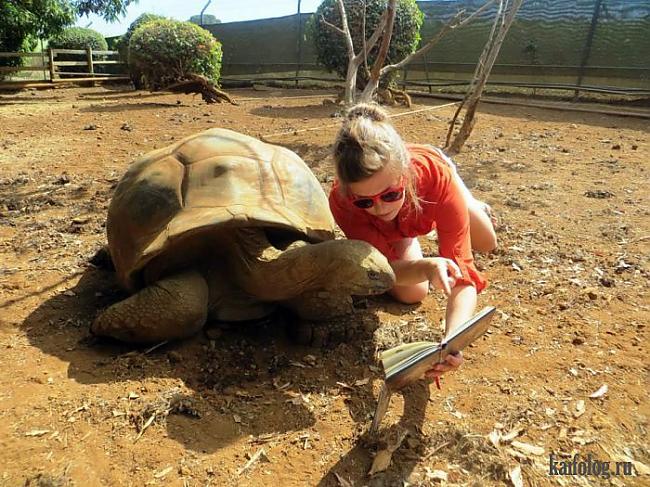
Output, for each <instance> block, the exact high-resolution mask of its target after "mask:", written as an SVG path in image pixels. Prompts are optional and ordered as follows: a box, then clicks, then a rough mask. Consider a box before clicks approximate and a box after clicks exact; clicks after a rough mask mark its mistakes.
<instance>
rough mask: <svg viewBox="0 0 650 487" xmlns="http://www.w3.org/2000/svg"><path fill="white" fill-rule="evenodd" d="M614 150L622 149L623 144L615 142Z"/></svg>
mask: <svg viewBox="0 0 650 487" xmlns="http://www.w3.org/2000/svg"><path fill="white" fill-rule="evenodd" d="M612 150H621V144H614V145H613V146H612Z"/></svg>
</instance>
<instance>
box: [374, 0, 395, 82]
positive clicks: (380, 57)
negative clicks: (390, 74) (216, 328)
mask: <svg viewBox="0 0 650 487" xmlns="http://www.w3.org/2000/svg"><path fill="white" fill-rule="evenodd" d="M395 2H396V0H388V8H387V9H386V13H387V20H386V28H385V29H384V36H383V37H382V39H381V45H380V46H379V54H377V59H375V64H373V66H372V70H371V71H370V77H371V78H376V79H377V80H379V71H380V70H381V67H382V66H383V65H384V61H385V60H386V56H387V55H388V47H389V46H390V40H391V38H392V37H393V25H394V23H395Z"/></svg>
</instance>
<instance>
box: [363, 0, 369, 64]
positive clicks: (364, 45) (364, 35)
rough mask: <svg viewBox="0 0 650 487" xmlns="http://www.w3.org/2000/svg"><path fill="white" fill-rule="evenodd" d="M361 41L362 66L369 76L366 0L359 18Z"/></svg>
mask: <svg viewBox="0 0 650 487" xmlns="http://www.w3.org/2000/svg"><path fill="white" fill-rule="evenodd" d="M361 32H362V36H361V42H362V48H363V51H362V52H363V67H364V69H365V70H366V71H365V72H366V73H367V74H368V76H370V69H368V46H367V43H366V1H365V0H363V18H362V19H361Z"/></svg>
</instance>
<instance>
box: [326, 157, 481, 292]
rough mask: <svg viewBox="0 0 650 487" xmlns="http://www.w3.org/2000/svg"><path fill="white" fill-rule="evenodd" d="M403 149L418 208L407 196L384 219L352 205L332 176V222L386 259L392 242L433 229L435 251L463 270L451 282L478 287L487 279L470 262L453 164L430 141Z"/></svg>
mask: <svg viewBox="0 0 650 487" xmlns="http://www.w3.org/2000/svg"><path fill="white" fill-rule="evenodd" d="M407 148H408V151H409V154H410V156H411V164H413V165H414V166H415V173H416V175H417V176H416V181H415V190H416V193H417V195H418V196H419V198H420V205H421V210H419V211H416V210H415V209H414V208H413V206H412V205H410V204H409V203H408V201H407V202H406V203H405V204H404V205H403V206H402V208H401V209H400V211H399V213H398V215H397V217H396V218H395V219H394V220H392V221H390V222H385V221H383V220H380V219H379V218H376V217H374V216H373V215H371V214H370V213H368V212H367V211H365V210H363V209H361V208H357V207H356V206H354V205H353V204H352V202H351V201H350V199H349V198H347V197H346V196H345V195H343V194H341V191H340V185H339V183H338V181H335V182H334V185H333V187H332V191H331V192H330V195H329V203H330V209H331V210H332V214H333V215H334V219H335V220H336V223H337V224H338V225H339V227H341V230H343V233H345V235H346V237H347V238H349V239H356V240H363V241H365V242H368V243H369V244H371V245H373V246H374V247H376V248H377V249H378V250H379V251H380V252H381V253H382V254H384V255H385V256H386V258H387V259H388V260H389V261H393V260H396V259H397V258H398V254H397V252H396V250H395V247H394V245H395V244H396V243H397V242H399V241H401V240H403V239H405V238H413V237H418V236H420V235H426V234H428V233H429V232H431V230H434V229H435V230H436V232H437V233H438V253H439V255H440V256H441V257H445V258H447V259H451V260H453V261H454V262H455V263H456V264H457V265H458V267H459V268H460V271H461V273H462V279H459V280H458V281H457V282H456V284H457V285H458V284H470V285H473V286H474V287H476V291H477V292H481V291H482V290H483V289H484V288H485V286H486V285H487V280H486V279H485V278H484V277H483V276H482V275H481V273H480V272H479V271H478V270H477V269H476V266H475V265H474V257H473V255H472V245H471V242H470V234H469V212H468V210H467V204H466V203H465V199H464V198H463V193H462V191H461V188H460V187H459V186H458V184H457V182H456V181H455V179H454V172H453V169H452V168H451V167H450V166H449V165H448V164H447V162H445V161H444V160H443V159H442V157H441V156H440V155H439V154H438V153H437V152H436V151H435V150H433V148H432V147H430V146H426V145H419V144H407Z"/></svg>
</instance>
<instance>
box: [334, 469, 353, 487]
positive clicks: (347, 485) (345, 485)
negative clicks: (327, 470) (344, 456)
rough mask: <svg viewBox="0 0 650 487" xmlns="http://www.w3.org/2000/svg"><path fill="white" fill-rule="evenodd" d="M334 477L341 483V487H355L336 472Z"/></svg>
mask: <svg viewBox="0 0 650 487" xmlns="http://www.w3.org/2000/svg"><path fill="white" fill-rule="evenodd" d="M334 476H335V477H336V480H338V481H339V486H340V487H354V486H353V485H352V483H351V482H349V481H347V480H345V479H344V478H343V477H341V476H340V475H339V474H337V473H336V472H334Z"/></svg>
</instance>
